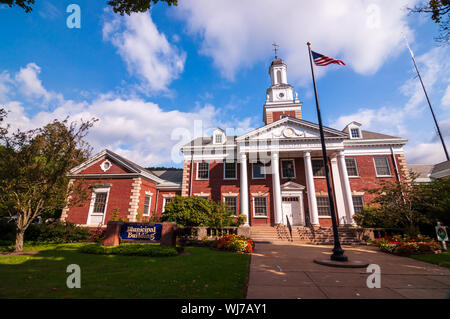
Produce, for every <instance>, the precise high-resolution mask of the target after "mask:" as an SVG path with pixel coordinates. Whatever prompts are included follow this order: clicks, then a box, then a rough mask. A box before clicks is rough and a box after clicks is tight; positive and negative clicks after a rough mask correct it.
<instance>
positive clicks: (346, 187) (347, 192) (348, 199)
mask: <svg viewBox="0 0 450 319" xmlns="http://www.w3.org/2000/svg"><path fill="white" fill-rule="evenodd" d="M338 161H339V172H340V175H341V183H342V188H343V193H344V203H345V211H346V217H347V224H354V223H355V221H354V220H353V215H354V214H355V209H354V208H353V198H352V190H351V188H350V181H349V179H348V173H347V165H346V164H345V157H344V152H343V151H340V152H339V153H338Z"/></svg>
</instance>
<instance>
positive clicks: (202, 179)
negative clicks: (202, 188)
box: [195, 162, 210, 181]
mask: <svg viewBox="0 0 450 319" xmlns="http://www.w3.org/2000/svg"><path fill="white" fill-rule="evenodd" d="M200 163H202V164H208V177H207V178H199V177H198V165H199V164H200ZM209 166H210V165H209V162H197V172H196V174H195V175H196V176H195V179H196V180H197V181H207V180H209V168H210V167H209Z"/></svg>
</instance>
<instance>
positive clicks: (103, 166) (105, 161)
mask: <svg viewBox="0 0 450 319" xmlns="http://www.w3.org/2000/svg"><path fill="white" fill-rule="evenodd" d="M106 165H109V166H108V167H105V166H106ZM111 167H112V163H111V162H110V161H109V160H107V159H106V160H104V161H103V163H101V164H100V168H101V170H102V171H104V172H106V171H107V170H109V169H111Z"/></svg>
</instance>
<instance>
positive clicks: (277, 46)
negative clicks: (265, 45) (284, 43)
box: [272, 42, 280, 60]
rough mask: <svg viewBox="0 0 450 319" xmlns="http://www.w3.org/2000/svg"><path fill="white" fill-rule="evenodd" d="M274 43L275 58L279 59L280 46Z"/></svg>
mask: <svg viewBox="0 0 450 319" xmlns="http://www.w3.org/2000/svg"><path fill="white" fill-rule="evenodd" d="M272 45H273V50H274V51H275V60H277V59H278V57H277V51H278V48H279V47H280V46H279V45H278V44H276V43H275V42H274V43H272Z"/></svg>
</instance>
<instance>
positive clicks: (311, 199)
mask: <svg viewBox="0 0 450 319" xmlns="http://www.w3.org/2000/svg"><path fill="white" fill-rule="evenodd" d="M304 156H305V174H306V187H307V191H308V204H309V213H310V219H311V224H313V225H319V212H318V210H317V199H316V188H315V187H314V175H313V170H312V163H311V153H310V152H305V153H304Z"/></svg>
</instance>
